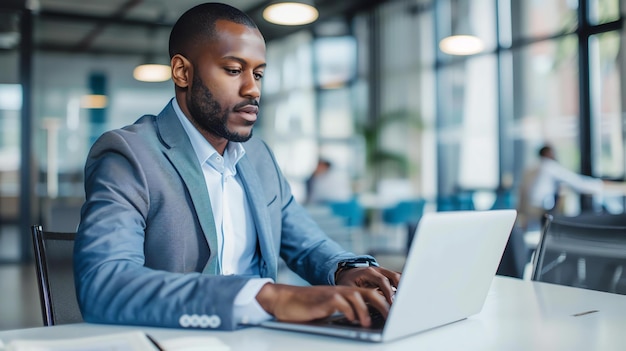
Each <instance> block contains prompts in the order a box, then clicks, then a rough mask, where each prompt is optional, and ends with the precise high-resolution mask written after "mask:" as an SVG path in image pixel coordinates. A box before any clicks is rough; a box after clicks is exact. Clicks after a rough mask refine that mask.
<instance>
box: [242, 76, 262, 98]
mask: <svg viewBox="0 0 626 351" xmlns="http://www.w3.org/2000/svg"><path fill="white" fill-rule="evenodd" d="M240 94H241V96H242V97H245V98H248V99H258V98H260V97H261V81H260V80H257V79H255V73H254V72H252V71H247V72H246V73H245V74H243V75H242V82H241V91H240Z"/></svg>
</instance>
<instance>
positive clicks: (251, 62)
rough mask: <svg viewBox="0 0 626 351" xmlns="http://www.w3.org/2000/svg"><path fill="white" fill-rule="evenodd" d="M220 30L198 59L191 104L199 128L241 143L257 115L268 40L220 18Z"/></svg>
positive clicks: (190, 111)
mask: <svg viewBox="0 0 626 351" xmlns="http://www.w3.org/2000/svg"><path fill="white" fill-rule="evenodd" d="M216 30H217V36H216V40H214V41H213V42H211V43H210V44H209V45H207V46H206V47H205V48H203V49H201V50H202V53H201V54H200V55H198V57H197V58H196V60H195V64H194V68H193V80H192V84H191V86H190V93H189V94H187V107H188V109H189V113H190V114H191V116H190V117H191V119H192V120H193V122H195V123H194V124H195V125H196V127H198V128H199V129H201V131H204V132H207V133H209V134H211V135H213V136H214V137H218V138H223V139H226V140H229V141H236V142H243V141H246V140H248V139H250V137H251V136H252V126H253V125H254V123H255V122H256V119H257V114H258V106H259V100H260V98H261V78H262V77H263V74H264V71H265V41H264V40H263V37H262V36H261V34H260V33H259V31H258V30H257V29H252V28H248V27H246V26H244V25H240V24H236V23H232V22H228V21H218V22H217V23H216Z"/></svg>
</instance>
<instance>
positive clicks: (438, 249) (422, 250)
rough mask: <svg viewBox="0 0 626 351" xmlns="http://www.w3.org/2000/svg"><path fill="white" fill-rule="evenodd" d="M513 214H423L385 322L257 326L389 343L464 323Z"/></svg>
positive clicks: (474, 309) (481, 295) (479, 302)
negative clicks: (373, 324) (374, 324)
mask: <svg viewBox="0 0 626 351" xmlns="http://www.w3.org/2000/svg"><path fill="white" fill-rule="evenodd" d="M515 217H516V211H515V210H495V211H452V212H434V213H426V214H424V216H423V217H422V219H421V220H420V222H419V225H418V227H417V229H416V232H415V236H414V239H413V243H412V245H411V248H410V250H409V254H408V257H407V260H406V263H405V265H404V270H403V272H402V278H401V280H400V284H399V286H398V290H397V292H396V295H395V297H394V302H393V304H392V306H391V310H390V311H389V316H388V317H387V320H386V321H385V322H384V324H383V325H382V326H380V327H378V328H363V327H361V326H354V325H345V324H337V322H336V320H335V319H336V318H339V317H337V316H333V317H331V318H328V319H325V320H322V321H313V322H307V323H288V322H280V321H267V322H264V323H263V324H262V326H265V327H270V328H275V329H283V330H291V331H300V332H308V333H316V334H324V335H332V336H338V337H345V338H353V339H359V340H368V341H375V342H381V341H389V340H394V339H398V338H401V337H405V336H408V335H411V334H415V333H418V332H422V331H425V330H428V329H432V328H435V327H438V326H442V325H445V324H449V323H452V322H456V321H459V320H462V319H465V318H467V317H469V316H471V315H473V314H476V313H478V312H480V310H481V309H482V307H483V304H484V303H485V299H486V297H487V293H488V291H489V288H490V286H491V282H492V280H493V277H494V276H495V273H496V270H497V268H498V265H499V263H500V259H501V257H502V253H503V252H504V247H505V246H506V243H507V240H508V238H509V235H510V233H511V229H512V228H513V223H514V222H515Z"/></svg>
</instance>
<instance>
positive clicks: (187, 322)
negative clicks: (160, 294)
mask: <svg viewBox="0 0 626 351" xmlns="http://www.w3.org/2000/svg"><path fill="white" fill-rule="evenodd" d="M178 324H180V326H181V327H183V328H189V327H190V326H191V318H190V317H189V315H188V314H183V315H182V316H180V318H179V319H178Z"/></svg>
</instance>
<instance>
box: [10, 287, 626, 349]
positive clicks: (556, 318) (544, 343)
mask: <svg viewBox="0 0 626 351" xmlns="http://www.w3.org/2000/svg"><path fill="white" fill-rule="evenodd" d="M588 311H597V312H594V313H587V314H582V313H585V312H588ZM130 330H143V331H145V332H148V333H150V334H151V335H152V336H154V337H155V338H156V339H162V340H165V339H168V338H174V337H183V336H195V335H210V336H214V337H217V338H219V339H220V340H222V341H223V342H224V343H225V344H227V345H229V346H230V347H231V350H233V351H238V350H255V351H266V350H267V351H269V350H289V351H292V350H303V351H307V350H393V351H402V350H411V351H414V350H429V351H432V350H446V351H448V350H466V351H469V350H481V351H487V350H498V351H501V350H507V351H511V350H550V351H559V350H563V351H575V350H581V351H583V350H584V351H594V350H603V351H604V350H625V349H626V333H625V332H624V331H625V330H626V296H624V295H617V294H609V293H603V292H597V291H592V290H584V289H578V288H571V287H566V286H559V285H552V284H547V283H539V282H531V281H524V280H519V279H514V278H506V277H499V276H498V277H496V278H495V279H494V282H493V284H492V287H491V290H490V292H489V295H488V297H487V301H486V303H485V306H484V308H483V310H482V311H481V312H480V313H479V314H477V315H474V316H472V317H470V318H468V319H466V320H463V321H460V322H457V323H453V324H450V325H447V326H443V327H440V328H435V329H433V330H430V331H426V332H423V333H419V334H416V335H414V336H411V337H408V338H404V339H400V340H397V341H394V342H389V343H382V344H374V343H367V342H361V341H351V340H344V339H340V338H334V337H327V336H317V335H310V334H303V333H295V332H283V331H275V330H270V329H264V328H258V327H251V328H246V329H242V330H238V331H234V332H219V331H206V330H184V329H164V328H143V327H133V326H109V325H98V324H89V323H85V324H74V325H62V326H55V327H43V328H32V329H19V330H9V331H2V332H0V340H2V341H4V342H5V343H6V342H8V341H10V340H13V339H17V338H22V339H58V338H71V337H85V336H92V335H102V334H109V333H117V332H123V331H130Z"/></svg>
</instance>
